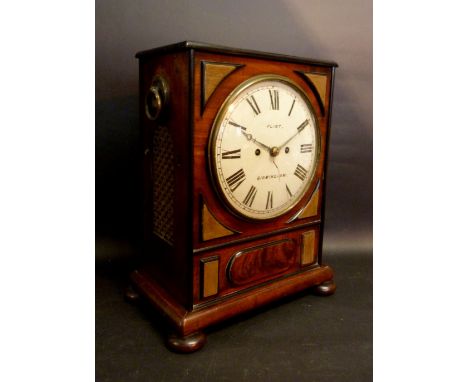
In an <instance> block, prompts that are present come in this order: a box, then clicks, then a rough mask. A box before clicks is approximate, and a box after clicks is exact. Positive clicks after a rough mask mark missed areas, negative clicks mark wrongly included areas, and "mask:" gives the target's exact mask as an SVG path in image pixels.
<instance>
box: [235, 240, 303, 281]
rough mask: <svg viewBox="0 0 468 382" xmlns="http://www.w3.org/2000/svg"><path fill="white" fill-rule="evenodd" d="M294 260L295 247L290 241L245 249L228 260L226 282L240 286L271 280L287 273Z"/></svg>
mask: <svg viewBox="0 0 468 382" xmlns="http://www.w3.org/2000/svg"><path fill="white" fill-rule="evenodd" d="M295 260H296V246H295V243H294V242H293V241H292V240H290V239H286V240H281V241H277V242H272V243H268V244H264V245H259V246H255V247H252V248H246V249H244V250H242V251H239V252H237V253H236V254H234V255H233V256H232V257H231V259H230V260H229V265H228V266H227V272H228V280H229V281H230V282H231V283H232V284H233V285H235V286H242V285H246V284H251V283H254V282H257V281H259V280H262V279H266V278H272V277H275V276H277V275H280V274H282V273H285V272H287V271H288V270H289V269H290V268H292V267H293V266H294V263H295Z"/></svg>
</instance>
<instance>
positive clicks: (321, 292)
mask: <svg viewBox="0 0 468 382" xmlns="http://www.w3.org/2000/svg"><path fill="white" fill-rule="evenodd" d="M335 290H336V284H335V282H334V281H333V280H328V281H325V282H323V283H322V284H319V285H315V286H314V287H312V293H313V294H315V295H316V296H330V295H332V294H333V293H335Z"/></svg>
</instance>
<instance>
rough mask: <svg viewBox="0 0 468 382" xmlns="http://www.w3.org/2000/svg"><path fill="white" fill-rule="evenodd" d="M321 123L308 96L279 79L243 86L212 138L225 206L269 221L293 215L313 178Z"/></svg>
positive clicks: (269, 77) (232, 96) (213, 162)
mask: <svg viewBox="0 0 468 382" xmlns="http://www.w3.org/2000/svg"><path fill="white" fill-rule="evenodd" d="M319 139H320V135H319V131H318V124H317V119H316V117H315V114H314V111H313V109H312V106H311V104H310V102H309V100H308V99H307V96H306V95H305V94H304V92H303V91H302V90H301V89H300V88H299V87H298V86H297V85H296V84H295V83H294V82H292V81H291V80H289V79H288V78H286V77H282V76H277V75H261V76H256V77H253V78H251V79H249V80H247V81H245V82H244V83H242V84H241V85H239V86H238V87H237V88H236V89H235V90H234V91H233V92H232V93H231V94H230V95H229V97H228V98H227V99H226V101H225V102H224V104H223V105H222V107H221V108H220V110H219V112H218V114H217V116H216V119H215V122H214V125H213V128H212V130H211V135H210V143H209V146H210V172H211V176H212V179H213V182H214V183H215V186H216V189H217V191H218V194H219V195H220V196H221V198H222V200H223V201H224V203H225V204H226V205H227V207H228V208H229V209H230V210H231V211H232V212H234V213H235V214H237V215H240V216H242V217H245V218H248V219H254V220H265V219H271V218H275V217H278V216H281V215H283V214H285V213H286V212H288V211H289V210H291V209H292V208H293V207H294V206H295V205H297V203H298V202H299V201H300V200H301V198H302V197H303V196H304V194H305V192H306V191H307V189H308V188H309V186H310V183H311V181H312V179H313V177H314V174H315V171H316V168H317V161H318V155H319V150H320V142H319Z"/></svg>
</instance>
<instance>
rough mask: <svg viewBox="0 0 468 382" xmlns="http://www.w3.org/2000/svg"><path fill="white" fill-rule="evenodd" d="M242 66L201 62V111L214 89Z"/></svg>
mask: <svg viewBox="0 0 468 382" xmlns="http://www.w3.org/2000/svg"><path fill="white" fill-rule="evenodd" d="M242 66H244V65H240V64H230V63H226V62H208V61H202V71H201V76H202V87H201V92H202V94H201V96H202V99H201V107H202V110H203V108H204V107H205V104H206V103H207V102H208V99H209V98H210V96H211V95H212V94H213V92H214V91H215V89H216V88H217V87H218V85H219V84H220V83H221V81H222V80H224V79H225V78H226V77H227V76H228V75H229V74H231V73H232V72H233V71H235V70H236V69H238V68H240V67H242Z"/></svg>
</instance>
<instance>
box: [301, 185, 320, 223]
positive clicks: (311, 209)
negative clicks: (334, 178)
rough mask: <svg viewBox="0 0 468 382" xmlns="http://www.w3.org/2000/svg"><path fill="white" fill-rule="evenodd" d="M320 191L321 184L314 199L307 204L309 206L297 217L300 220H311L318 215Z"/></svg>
mask: <svg viewBox="0 0 468 382" xmlns="http://www.w3.org/2000/svg"><path fill="white" fill-rule="evenodd" d="M319 191H320V183H319V184H318V185H317V187H316V188H315V191H314V193H313V195H312V197H311V198H310V200H309V202H308V203H307V205H306V206H305V207H304V209H303V210H302V211H301V213H300V214H299V215H298V217H297V218H298V219H304V218H311V217H313V216H316V215H317V214H318V205H319Z"/></svg>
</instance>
